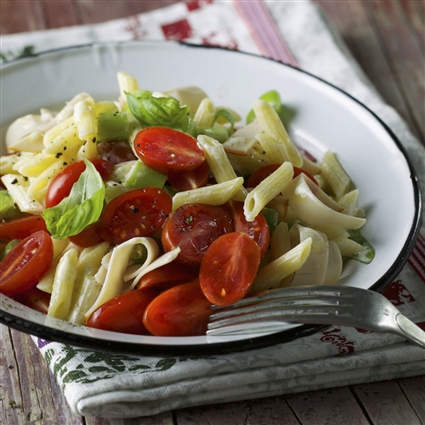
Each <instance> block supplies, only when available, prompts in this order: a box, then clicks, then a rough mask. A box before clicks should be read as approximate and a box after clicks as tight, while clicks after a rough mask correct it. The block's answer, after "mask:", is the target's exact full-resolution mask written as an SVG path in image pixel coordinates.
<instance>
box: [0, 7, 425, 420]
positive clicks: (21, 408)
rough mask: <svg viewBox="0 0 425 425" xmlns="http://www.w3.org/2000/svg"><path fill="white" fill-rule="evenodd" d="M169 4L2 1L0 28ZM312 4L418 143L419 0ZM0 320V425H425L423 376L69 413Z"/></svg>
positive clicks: (421, 99)
mask: <svg viewBox="0 0 425 425" xmlns="http://www.w3.org/2000/svg"><path fill="white" fill-rule="evenodd" d="M216 1H217V0H216ZM102 3H104V5H102ZM172 3H176V1H169V0H168V1H167V0H156V1H145V0H140V1H126V0H122V1H115V2H111V1H109V2H107V1H102V0H91V1H88V0H56V1H53V0H51V1H49V0H26V1H22V0H1V11H0V13H1V16H2V18H1V23H0V26H1V34H11V33H16V32H22V31H35V30H42V29H47V28H57V27H62V26H68V25H79V24H89V23H97V22H102V21H106V20H111V19H117V18H123V17H126V16H129V15H132V14H136V13H143V12H146V11H148V10H152V9H156V8H159V7H162V6H166V5H169V4H172ZM316 3H318V4H319V5H320V6H321V7H322V9H323V10H324V11H325V13H326V14H327V15H328V17H329V18H330V20H331V21H332V22H333V24H334V25H335V26H336V28H337V29H338V30H339V31H340V33H341V34H342V36H343V38H344V40H345V42H346V44H347V46H348V48H349V49H350V50H351V52H352V54H353V55H354V57H355V58H356V59H357V61H358V63H359V64H360V66H361V67H362V68H363V70H364V71H365V73H366V74H367V76H368V77H369V78H370V80H371V81H372V82H373V83H374V84H375V86H376V88H377V89H378V91H379V92H380V93H381V95H382V96H383V98H384V99H385V100H386V102H387V103H389V104H390V105H392V106H393V107H394V108H395V109H396V110H397V111H398V112H399V113H400V114H401V115H402V117H403V118H404V119H405V120H406V121H407V123H408V124H409V126H410V128H411V130H412V132H413V133H414V134H415V135H416V136H417V138H418V139H419V140H420V141H421V143H423V144H424V145H425V59H424V52H425V23H424V19H425V3H424V1H423V0H382V1H368V0H364V1H362V0H352V1H349V2H346V1H332V0H316ZM106 4H107V5H106ZM0 326H1V327H0V329H1V337H0V339H1V357H0V358H1V363H0V371H1V373H2V378H1V380H0V394H1V397H0V423H1V424H4V425H6V424H10V425H18V424H19V425H20V424H37V425H47V424H59V425H77V424H78V425H83V424H87V425H101V424H102V425H106V424H109V425H118V424H119V425H130V424H143V425H148V424H149V425H153V424H155V425H175V424H178V425H185V424H199V425H202V424H211V425H213V424H220V425H226V424H233V425H239V424H250V425H255V424H267V425H275V424H276V425H277V424H279V425H281V424H288V425H292V424H293V425H300V424H302V425H322V424H323V425H324V424H344V425H351V424H361V425H363V424H364V425H366V424H375V425H378V424H379V425H391V424H393V425H405V424H407V425H417V424H425V376H418V377H413V378H407V379H398V380H393V381H386V382H377V383H372V384H364V385H353V386H349V387H342V388H335V389H330V390H323V391H314V392H308V393H301V394H294V395H288V396H282V397H271V398H266V399H260V400H248V401H244V402H238V403H228V404H220V405H212V406H204V407H199V408H192V409H181V410H177V411H173V412H166V413H163V414H160V415H157V416H154V417H148V418H140V419H133V420H123V419H101V418H95V417H84V418H82V417H76V416H74V415H73V414H71V412H70V411H69V408H68V406H67V404H66V401H65V400H64V398H63V396H62V393H61V391H60V389H59V388H58V385H57V384H56V381H55V379H54V377H53V376H52V374H51V373H50V371H49V370H48V368H47V366H46V363H45V361H44V359H43V358H42V356H41V355H40V353H39V351H38V349H37V348H36V347H35V345H34V344H33V342H32V341H31V339H30V337H29V336H28V335H26V334H23V333H20V332H17V331H15V330H13V329H8V328H7V327H5V326H3V325H0Z"/></svg>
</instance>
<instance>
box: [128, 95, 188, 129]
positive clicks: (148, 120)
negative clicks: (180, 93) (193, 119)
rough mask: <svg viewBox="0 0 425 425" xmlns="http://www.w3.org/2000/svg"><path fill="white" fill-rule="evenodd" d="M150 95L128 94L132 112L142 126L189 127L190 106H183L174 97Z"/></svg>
mask: <svg viewBox="0 0 425 425" xmlns="http://www.w3.org/2000/svg"><path fill="white" fill-rule="evenodd" d="M148 93H149V92H136V93H135V94H134V95H133V94H131V93H126V95H127V103H128V107H129V108H130V111H131V112H132V114H133V115H134V116H135V117H136V118H137V119H138V120H139V121H140V122H141V123H142V124H144V125H146V126H162V127H171V128H180V127H181V126H182V125H184V126H187V114H188V113H189V106H186V105H185V106H181V105H180V102H179V101H178V100H177V99H174V98H173V97H154V96H152V94H149V95H148Z"/></svg>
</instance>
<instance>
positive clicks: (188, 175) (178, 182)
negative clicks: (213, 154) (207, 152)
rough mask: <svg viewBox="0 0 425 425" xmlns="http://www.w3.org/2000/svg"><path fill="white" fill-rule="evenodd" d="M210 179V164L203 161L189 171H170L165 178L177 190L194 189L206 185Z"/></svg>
mask: <svg viewBox="0 0 425 425" xmlns="http://www.w3.org/2000/svg"><path fill="white" fill-rule="evenodd" d="M209 179H210V166H209V165H208V162H207V161H204V162H203V163H202V164H201V165H200V166H199V167H196V168H195V169H194V170H190V171H170V172H169V173H168V175H167V180H168V182H169V183H170V184H171V186H173V188H174V189H175V190H177V191H178V192H183V191H185V190H191V189H196V188H198V187H204V186H206V185H207V183H208V181H209Z"/></svg>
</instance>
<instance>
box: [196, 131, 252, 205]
mask: <svg viewBox="0 0 425 425" xmlns="http://www.w3.org/2000/svg"><path fill="white" fill-rule="evenodd" d="M198 144H199V146H200V147H201V148H202V149H203V151H204V153H205V158H206V160H207V162H208V165H209V166H210V169H211V172H212V174H213V176H214V177H215V179H216V180H217V182H218V183H225V182H227V181H229V180H234V179H235V178H237V175H236V173H235V170H234V169H233V167H232V165H231V164H230V162H229V159H228V157H227V155H226V151H225V150H224V148H223V145H222V144H221V143H220V142H218V141H217V140H214V139H213V138H212V137H208V136H204V135H201V136H198ZM245 197H246V190H245V188H244V187H243V186H242V185H241V186H240V187H239V189H238V191H237V192H236V194H235V195H234V199H235V200H236V201H243V200H244V199H245Z"/></svg>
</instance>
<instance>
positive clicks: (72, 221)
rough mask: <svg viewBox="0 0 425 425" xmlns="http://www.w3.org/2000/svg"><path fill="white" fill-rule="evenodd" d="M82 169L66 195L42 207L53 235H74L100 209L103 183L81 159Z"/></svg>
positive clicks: (100, 211) (96, 214)
mask: <svg viewBox="0 0 425 425" xmlns="http://www.w3.org/2000/svg"><path fill="white" fill-rule="evenodd" d="M84 162H85V163H86V169H85V170H84V172H83V173H81V176H80V178H79V179H78V181H77V182H76V183H75V184H74V186H73V187H72V190H71V192H70V194H69V196H68V197H66V198H64V199H62V201H61V202H60V203H59V204H58V205H56V206H54V207H52V208H47V209H45V210H44V211H43V218H44V220H45V221H46V225H47V229H48V231H49V232H50V234H51V235H52V237H54V238H55V239H65V238H67V237H68V236H73V235H77V234H78V233H80V232H81V231H82V230H84V229H85V228H86V227H87V226H88V225H89V224H92V223H94V222H96V221H97V220H98V219H99V217H100V215H101V213H102V210H103V203H104V199H105V185H104V183H103V180H102V177H101V176H100V174H99V173H98V171H97V170H96V168H95V167H94V165H93V164H92V163H91V162H90V161H88V160H86V159H84Z"/></svg>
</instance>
